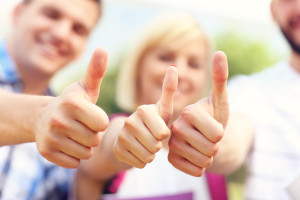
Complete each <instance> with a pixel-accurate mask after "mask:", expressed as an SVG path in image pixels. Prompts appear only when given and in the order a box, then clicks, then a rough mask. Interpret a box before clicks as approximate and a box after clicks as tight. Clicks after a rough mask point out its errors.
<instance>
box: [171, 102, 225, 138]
mask: <svg viewBox="0 0 300 200" xmlns="http://www.w3.org/2000/svg"><path fill="white" fill-rule="evenodd" d="M178 123H180V124H178ZM184 123H187V124H188V125H189V126H191V128H194V129H196V130H197V131H199V133H201V134H203V136H205V137H206V138H207V139H208V140H210V141H211V142H214V143H215V142H219V141H220V140H221V139H222V138H223V135H224V129H223V126H222V124H221V123H219V122H218V121H216V119H214V118H213V117H212V116H211V115H210V114H209V113H208V112H203V108H201V106H199V104H198V103H196V104H192V105H190V106H188V107H186V108H184V110H183V112H182V115H181V116H180V118H179V120H177V121H176V122H175V124H176V125H177V126H178V128H179V127H180V125H184ZM181 129H182V128H181ZM186 133H189V132H188V131H186ZM186 139H188V137H186Z"/></svg>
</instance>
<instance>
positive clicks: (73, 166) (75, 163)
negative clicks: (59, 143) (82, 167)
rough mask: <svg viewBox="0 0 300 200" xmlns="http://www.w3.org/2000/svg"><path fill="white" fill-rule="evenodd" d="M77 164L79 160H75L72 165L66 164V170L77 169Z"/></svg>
mask: <svg viewBox="0 0 300 200" xmlns="http://www.w3.org/2000/svg"><path fill="white" fill-rule="evenodd" d="M79 164H80V160H79V159H76V160H74V161H73V162H72V163H68V166H66V168H72V169H75V168H77V167H78V166H79Z"/></svg>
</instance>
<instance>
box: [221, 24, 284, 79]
mask: <svg viewBox="0 0 300 200" xmlns="http://www.w3.org/2000/svg"><path fill="white" fill-rule="evenodd" d="M215 46H216V50H221V51H224V52H225V53H226V55H227V59H228V65H229V78H231V77H233V76H235V75H237V74H245V75H249V74H252V73H254V72H259V71H261V70H263V69H264V68H266V67H269V66H271V65H273V64H274V63H275V62H277V61H279V60H280V59H282V55H278V52H274V50H273V49H271V47H270V45H269V44H267V43H266V42H265V41H263V40H262V39H259V38H258V39H254V38H253V37H252V38H251V37H249V36H246V34H242V33H239V32H238V31H236V30H227V31H224V32H222V33H220V34H219V35H217V37H216V39H215Z"/></svg>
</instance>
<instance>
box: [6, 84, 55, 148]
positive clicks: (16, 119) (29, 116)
mask: <svg viewBox="0 0 300 200" xmlns="http://www.w3.org/2000/svg"><path fill="white" fill-rule="evenodd" d="M0 97H1V98H0V110H1V115H0V121H1V123H0V134H1V135H0V136H1V141H0V146H4V145H14V144H20V143H25V142H34V141H35V135H34V126H35V125H34V124H35V122H36V121H38V119H39V118H40V116H41V111H42V110H43V109H44V108H45V107H46V105H47V104H48V103H49V102H50V101H51V100H53V98H54V97H48V96H34V95H25V94H15V93H11V92H7V91H4V90H2V89H0Z"/></svg>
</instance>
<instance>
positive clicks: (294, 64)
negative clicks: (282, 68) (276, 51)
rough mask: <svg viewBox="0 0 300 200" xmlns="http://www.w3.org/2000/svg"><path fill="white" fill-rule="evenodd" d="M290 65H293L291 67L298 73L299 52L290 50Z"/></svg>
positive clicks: (299, 65)
mask: <svg viewBox="0 0 300 200" xmlns="http://www.w3.org/2000/svg"><path fill="white" fill-rule="evenodd" d="M290 65H291V66H292V67H293V69H295V70H296V71H297V72H298V73H300V54H297V53H295V52H294V51H292V55H291V58H290Z"/></svg>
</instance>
